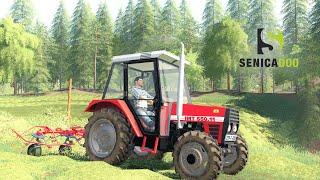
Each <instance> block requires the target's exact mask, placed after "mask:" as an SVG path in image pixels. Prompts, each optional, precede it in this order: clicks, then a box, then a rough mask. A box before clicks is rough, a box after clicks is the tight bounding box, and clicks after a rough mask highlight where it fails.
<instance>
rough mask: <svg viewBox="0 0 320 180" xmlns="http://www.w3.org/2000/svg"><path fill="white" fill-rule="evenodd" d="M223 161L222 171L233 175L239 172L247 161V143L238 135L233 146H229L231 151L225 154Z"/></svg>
mask: <svg viewBox="0 0 320 180" xmlns="http://www.w3.org/2000/svg"><path fill="white" fill-rule="evenodd" d="M223 160H224V162H223V172H224V173H225V174H229V175H235V174H237V173H238V172H240V171H241V170H242V169H243V168H244V167H245V166H246V164H247V161H248V147H247V143H246V141H245V140H244V138H242V137H241V136H240V135H238V137H237V140H236V142H235V146H233V147H231V153H230V154H226V155H225V157H224V159H223Z"/></svg>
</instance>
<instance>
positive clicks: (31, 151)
mask: <svg viewBox="0 0 320 180" xmlns="http://www.w3.org/2000/svg"><path fill="white" fill-rule="evenodd" d="M41 153H42V150H41V146H40V145H39V144H31V145H30V146H29V147H28V151H27V154H28V155H30V156H41Z"/></svg>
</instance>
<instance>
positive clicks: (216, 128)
mask: <svg viewBox="0 0 320 180" xmlns="http://www.w3.org/2000/svg"><path fill="white" fill-rule="evenodd" d="M219 127H220V126H219V125H209V131H210V135H211V136H212V137H213V138H214V139H218V137H219Z"/></svg>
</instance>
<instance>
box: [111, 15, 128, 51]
mask: <svg viewBox="0 0 320 180" xmlns="http://www.w3.org/2000/svg"><path fill="white" fill-rule="evenodd" d="M124 24H125V22H124V14H123V11H122V9H120V10H119V13H118V16H117V19H116V21H115V29H114V36H113V40H112V42H113V48H112V50H113V51H112V53H113V55H121V54H124V52H125V47H124V44H125V43H126V38H125V29H124Z"/></svg>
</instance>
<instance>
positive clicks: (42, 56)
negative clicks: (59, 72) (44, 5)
mask: <svg viewBox="0 0 320 180" xmlns="http://www.w3.org/2000/svg"><path fill="white" fill-rule="evenodd" d="M35 33H36V35H37V37H38V38H39V39H40V43H39V46H38V48H37V49H36V51H35V52H36V53H35V67H36V68H35V69H34V72H33V73H32V74H31V75H30V77H31V79H30V82H28V83H27V88H28V89H29V90H32V91H34V92H35V93H39V92H44V91H46V90H48V88H49V87H48V82H49V78H50V74H49V70H48V62H50V61H51V60H52V59H51V52H50V49H51V45H52V40H51V38H50V36H49V32H48V31H47V29H46V26H45V25H44V24H42V23H40V22H37V23H36V25H35Z"/></svg>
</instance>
